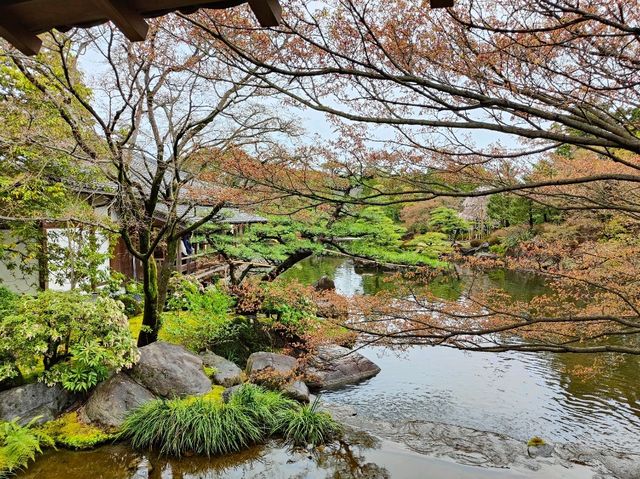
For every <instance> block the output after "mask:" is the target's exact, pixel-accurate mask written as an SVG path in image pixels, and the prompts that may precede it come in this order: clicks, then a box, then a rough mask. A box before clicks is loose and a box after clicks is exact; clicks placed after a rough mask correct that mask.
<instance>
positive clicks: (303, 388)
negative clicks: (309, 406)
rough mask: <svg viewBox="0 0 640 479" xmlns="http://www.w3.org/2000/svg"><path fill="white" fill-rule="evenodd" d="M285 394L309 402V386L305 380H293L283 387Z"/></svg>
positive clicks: (282, 390)
mask: <svg viewBox="0 0 640 479" xmlns="http://www.w3.org/2000/svg"><path fill="white" fill-rule="evenodd" d="M280 391H281V392H282V394H283V395H285V396H287V397H289V398H291V399H295V400H296V401H300V402H309V388H308V387H307V385H306V384H305V383H304V382H303V381H291V382H289V383H287V384H285V385H284V386H282V387H281V389H280Z"/></svg>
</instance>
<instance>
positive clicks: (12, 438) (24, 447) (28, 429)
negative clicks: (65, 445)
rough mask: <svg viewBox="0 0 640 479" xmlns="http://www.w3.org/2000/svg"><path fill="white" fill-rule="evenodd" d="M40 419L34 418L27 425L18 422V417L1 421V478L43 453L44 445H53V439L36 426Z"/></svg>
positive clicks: (25, 465)
mask: <svg viewBox="0 0 640 479" xmlns="http://www.w3.org/2000/svg"><path fill="white" fill-rule="evenodd" d="M38 419H39V418H34V419H32V420H31V421H30V422H29V423H28V424H26V425H25V426H21V425H20V424H18V418H16V419H14V420H13V421H10V422H3V423H0V478H4V477H8V476H10V475H12V474H14V473H15V472H16V471H18V470H20V469H24V468H25V467H27V465H28V464H29V462H31V461H33V460H34V459H35V458H36V455H38V454H41V453H42V448H43V447H53V445H54V441H53V439H52V438H51V437H50V436H49V435H48V434H46V433H44V432H43V431H40V430H38V429H36V428H34V425H35V424H36V422H37V421H38Z"/></svg>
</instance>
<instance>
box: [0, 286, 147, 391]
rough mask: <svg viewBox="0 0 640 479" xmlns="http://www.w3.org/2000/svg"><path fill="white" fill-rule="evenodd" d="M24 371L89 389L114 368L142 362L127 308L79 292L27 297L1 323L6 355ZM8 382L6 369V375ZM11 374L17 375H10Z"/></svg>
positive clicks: (0, 352) (1, 344) (0, 345)
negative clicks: (136, 361)
mask: <svg viewBox="0 0 640 479" xmlns="http://www.w3.org/2000/svg"><path fill="white" fill-rule="evenodd" d="M3 355H4V356H9V357H11V358H12V363H13V364H14V365H15V366H16V367H17V368H19V369H21V370H22V371H33V370H40V369H42V368H43V372H42V373H41V376H42V379H43V380H44V381H45V382H46V383H48V384H55V383H60V384H62V385H63V387H65V388H66V389H69V390H72V391H87V390H88V389H90V388H92V387H93V386H95V385H96V384H97V383H98V382H100V381H102V380H104V379H106V377H107V376H108V374H109V372H110V371H111V370H119V369H121V368H123V367H129V366H131V365H132V364H133V363H134V362H135V360H136V359H137V349H136V347H135V342H134V340H133V338H132V337H131V335H130V334H129V329H128V324H127V317H126V316H125V314H124V313H123V311H122V304H121V303H119V302H117V301H115V300H113V299H110V298H103V297H97V298H93V297H91V296H86V295H82V294H79V293H76V292H64V293H63V292H54V291H45V292H42V293H40V294H38V295H37V296H35V297H25V298H23V299H22V300H21V301H20V302H19V304H18V307H17V309H16V312H15V313H14V314H11V315H9V316H5V317H4V318H1V319H0V356H3ZM2 372H3V374H5V376H4V377H3V376H0V380H2V379H6V377H7V376H6V374H7V372H6V371H4V370H3V371H2ZM9 374H11V373H10V372H9Z"/></svg>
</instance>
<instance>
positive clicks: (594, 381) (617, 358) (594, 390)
mask: <svg viewBox="0 0 640 479" xmlns="http://www.w3.org/2000/svg"><path fill="white" fill-rule="evenodd" d="M626 339H627V340H629V339H630V338H626ZM549 358H550V364H551V367H553V369H554V370H556V371H557V372H558V374H559V375H560V385H561V387H562V388H563V389H564V391H565V397H566V398H567V400H569V401H571V402H574V401H575V399H576V398H577V399H581V400H584V401H585V402H593V400H594V397H596V398H602V399H603V400H614V401H616V402H618V401H620V402H624V403H626V404H628V406H629V408H630V409H631V411H633V414H634V415H635V416H636V421H634V422H636V424H638V425H640V389H639V388H638V371H640V357H638V356H632V355H620V354H557V355H549ZM603 402H605V401H603ZM602 406H605V405H604V404H602ZM609 407H611V408H613V407H614V406H609ZM616 414H624V413H623V411H621V410H619V409H618V408H617V409H616Z"/></svg>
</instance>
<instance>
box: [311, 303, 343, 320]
mask: <svg viewBox="0 0 640 479" xmlns="http://www.w3.org/2000/svg"><path fill="white" fill-rule="evenodd" d="M315 303H316V308H317V311H316V315H317V316H318V317H320V318H330V319H347V318H348V317H349V307H348V306H347V303H346V302H345V303H342V304H341V303H336V302H335V301H332V300H330V299H329V298H316V299H315Z"/></svg>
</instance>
